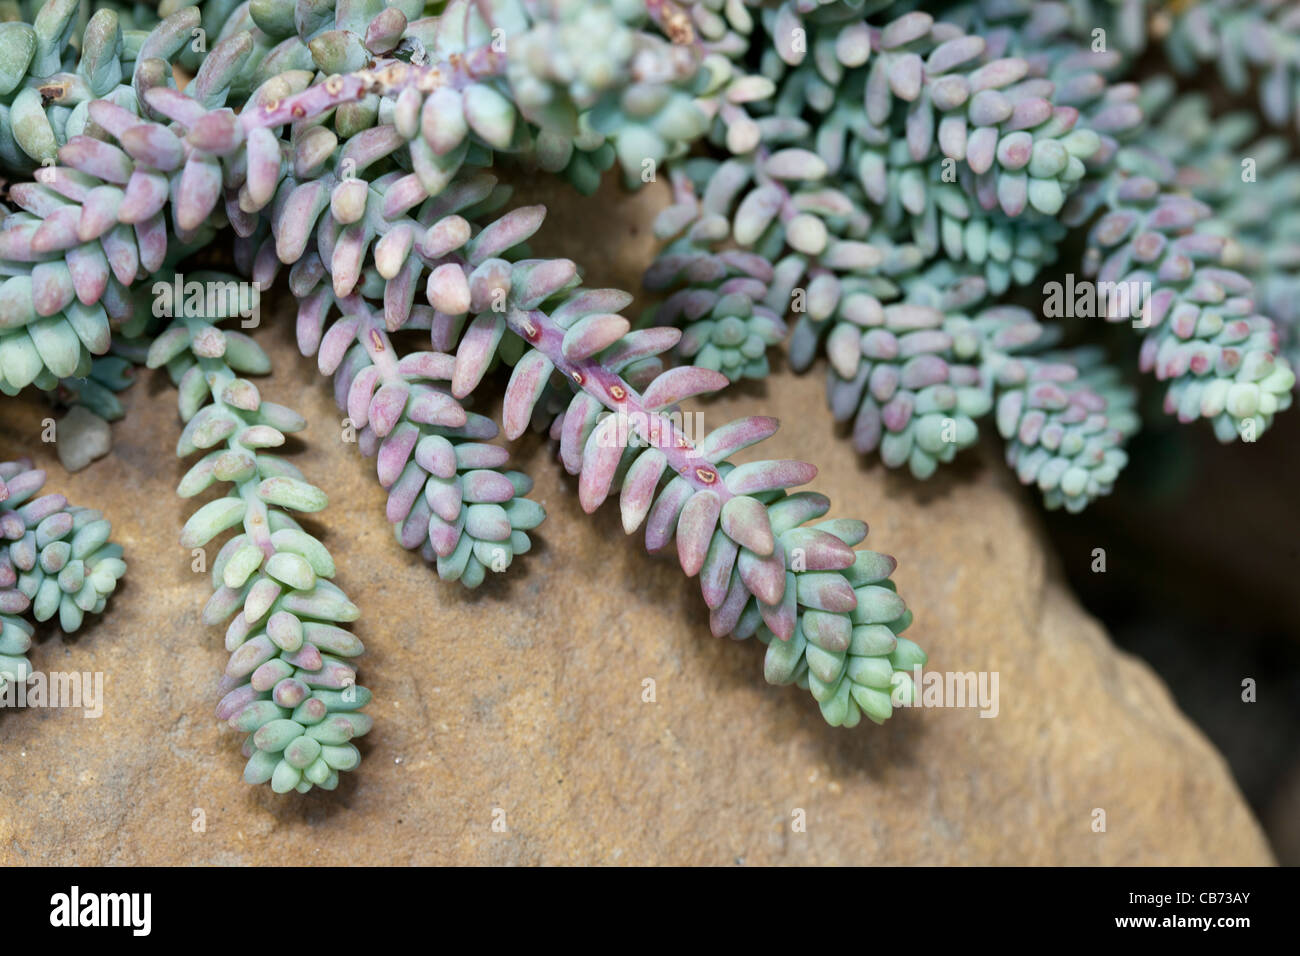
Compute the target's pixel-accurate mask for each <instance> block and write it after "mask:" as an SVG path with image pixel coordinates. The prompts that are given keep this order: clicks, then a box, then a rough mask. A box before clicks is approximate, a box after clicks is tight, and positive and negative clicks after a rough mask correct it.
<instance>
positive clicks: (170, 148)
mask: <svg viewBox="0 0 1300 956" xmlns="http://www.w3.org/2000/svg"><path fill="white" fill-rule="evenodd" d="M117 141H118V142H119V143H121V144H122V148H123V149H125V150H126V152H127V154H128V155H129V156H130V157H131V158H132V159H134V160H136V161H137V162H140V163H143V164H144V165H145V166H151V167H153V168H154V169H158V170H161V171H163V172H171V171H172V170H174V169H179V168H180V165H181V163H183V162H185V148H184V146H182V145H181V141H180V139H179V137H177V135H176V134H175V133H173V132H172V131H171V130H169V129H168V128H167V127H165V126H161V125H159V124H158V123H137V124H136V125H135V126H132V127H131V128H130V129H127V130H123V131H122V134H121V135H120V136H118V138H117Z"/></svg>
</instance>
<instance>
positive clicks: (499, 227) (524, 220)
mask: <svg viewBox="0 0 1300 956" xmlns="http://www.w3.org/2000/svg"><path fill="white" fill-rule="evenodd" d="M545 218H546V207H545V206H540V205H538V206H520V207H519V208H518V209H512V210H511V211H510V212H508V213H506V214H505V215H504V216H502V217H501V218H500V219H498V220H496V221H495V222H493V223H491V224H490V225H488V226H487V227H486V228H485V229H484V230H483V231H482V232H480V233H479V234H478V235H477V236H475V237H474V240H473V241H472V242H471V243H470V244H469V246H468V247H467V248H466V252H467V253H468V259H469V262H470V265H475V266H476V265H479V264H480V263H482V262H485V261H486V260H488V259H493V258H495V257H497V256H499V255H501V253H503V252H505V251H506V250H507V249H511V248H513V247H515V246H517V245H519V244H520V243H521V242H523V241H525V240H526V239H527V238H528V237H529V236H531V235H532V234H533V233H535V232H536V231H537V230H538V229H540V228H541V225H542V220H543V219H545Z"/></svg>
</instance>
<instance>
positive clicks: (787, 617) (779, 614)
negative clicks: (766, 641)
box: [757, 571, 799, 641]
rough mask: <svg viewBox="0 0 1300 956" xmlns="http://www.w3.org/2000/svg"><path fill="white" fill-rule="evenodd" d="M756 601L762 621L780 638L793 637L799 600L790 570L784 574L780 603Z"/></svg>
mask: <svg viewBox="0 0 1300 956" xmlns="http://www.w3.org/2000/svg"><path fill="white" fill-rule="evenodd" d="M757 603H758V611H759V613H760V614H761V615H762V616H763V623H764V624H766V625H767V626H768V629H769V630H771V632H772V633H773V634H775V635H776V636H777V637H778V638H779V639H780V640H783V641H788V640H790V638H792V637H794V629H795V626H796V625H797V624H798V623H799V602H798V601H797V600H796V597H795V576H794V573H793V572H791V571H787V572H786V574H785V593H784V594H783V595H782V596H781V603H780V604H764V603H763V602H762V601H759V602H757Z"/></svg>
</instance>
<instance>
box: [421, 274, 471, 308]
mask: <svg viewBox="0 0 1300 956" xmlns="http://www.w3.org/2000/svg"><path fill="white" fill-rule="evenodd" d="M425 296H426V297H427V298H428V300H429V304H430V305H431V306H433V307H434V308H435V309H437V310H438V311H439V312H446V313H447V314H448V315H463V314H464V313H466V312H468V311H469V307H470V296H469V280H468V279H466V278H465V270H464V269H463V268H462V267H461V266H459V265H457V264H456V263H453V262H447V263H444V264H443V265H440V266H438V268H436V269H434V270H433V271H432V272H431V273H429V282H428V285H426V286H425Z"/></svg>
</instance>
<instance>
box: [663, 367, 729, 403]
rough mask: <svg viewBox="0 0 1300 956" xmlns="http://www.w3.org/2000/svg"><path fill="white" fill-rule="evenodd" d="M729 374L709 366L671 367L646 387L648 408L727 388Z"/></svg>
mask: <svg viewBox="0 0 1300 956" xmlns="http://www.w3.org/2000/svg"><path fill="white" fill-rule="evenodd" d="M727 384H728V379H727V376H725V375H723V374H722V373H721V372H713V371H710V370H709V369H707V368H698V367H696V366H693V365H682V366H678V367H677V368H670V369H669V370H668V371H666V372H664V373H663V374H662V375H660V376H659V377H658V378H656V379H655V380H654V381H653V382H651V383H650V385H649V387H648V388H646V390H645V393H644V395H643V396H642V397H643V398H644V399H645V404H646V407H647V408H651V409H656V410H657V409H662V408H667V407H668V406H670V405H676V404H677V403H678V402H681V401H684V400H685V399H688V398H691V397H692V396H695V395H705V394H707V393H709V392H716V391H719V390H720V389H723V388H726V387H727Z"/></svg>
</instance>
